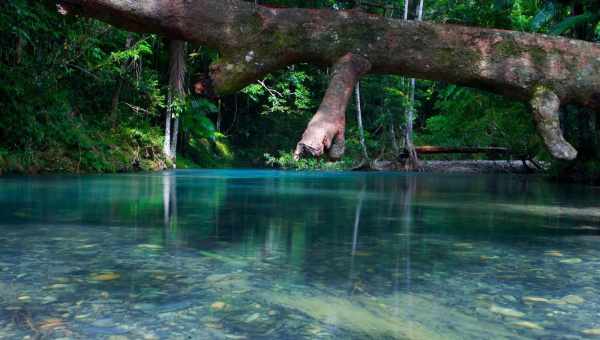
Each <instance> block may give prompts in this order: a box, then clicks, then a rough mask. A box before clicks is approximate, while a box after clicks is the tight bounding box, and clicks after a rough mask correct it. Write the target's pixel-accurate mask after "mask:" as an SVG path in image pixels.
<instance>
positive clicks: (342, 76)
mask: <svg viewBox="0 0 600 340" xmlns="http://www.w3.org/2000/svg"><path fill="white" fill-rule="evenodd" d="M370 67H371V65H370V63H369V62H368V61H367V60H366V59H364V58H362V57H359V56H356V55H353V54H351V53H348V54H346V55H345V56H343V57H342V58H340V60H338V61H337V62H336V63H335V65H334V67H333V75H332V76H331V82H330V83H329V88H328V89H327V92H326V93H325V98H323V101H322V102H321V106H320V107H319V110H318V111H317V113H316V114H315V115H314V117H313V118H312V119H311V121H310V122H309V123H308V127H307V128H306V130H305V131H304V134H303V135H302V139H301V140H300V142H299V143H298V145H297V146H296V151H295V152H294V157H295V158H296V159H298V158H300V157H302V156H303V155H312V156H315V157H319V156H321V155H323V154H324V153H325V152H326V151H327V152H328V156H329V158H330V159H332V160H337V159H339V158H340V157H342V155H343V154H344V150H345V137H344V136H345V135H344V134H345V128H346V107H347V106H348V101H349V99H350V97H351V96H352V90H353V89H354V87H355V85H356V84H357V82H358V79H359V77H360V76H361V75H363V74H365V73H366V72H368V71H369V69H370Z"/></svg>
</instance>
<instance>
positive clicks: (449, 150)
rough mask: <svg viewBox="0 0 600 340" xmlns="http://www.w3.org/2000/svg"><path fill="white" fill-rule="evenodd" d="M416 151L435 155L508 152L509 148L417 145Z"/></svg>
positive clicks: (420, 153)
mask: <svg viewBox="0 0 600 340" xmlns="http://www.w3.org/2000/svg"><path fill="white" fill-rule="evenodd" d="M415 151H416V152H417V153H418V154H419V155H435V154H457V153H464V154H473V153H496V154H498V153H507V152H508V149H507V148H496V147H476V148H474V147H444V146H417V147H415Z"/></svg>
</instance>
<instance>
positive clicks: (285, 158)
mask: <svg viewBox="0 0 600 340" xmlns="http://www.w3.org/2000/svg"><path fill="white" fill-rule="evenodd" d="M264 157H265V160H266V164H267V165H268V166H270V167H274V168H280V169H286V170H287V169H293V170H299V171H301V170H323V171H339V170H348V169H350V167H351V163H350V162H349V161H347V160H345V161H339V162H329V161H327V160H325V159H322V158H320V159H316V158H306V159H300V160H295V159H294V155H293V153H292V152H284V151H280V152H279V156H273V155H271V154H268V153H266V154H264Z"/></svg>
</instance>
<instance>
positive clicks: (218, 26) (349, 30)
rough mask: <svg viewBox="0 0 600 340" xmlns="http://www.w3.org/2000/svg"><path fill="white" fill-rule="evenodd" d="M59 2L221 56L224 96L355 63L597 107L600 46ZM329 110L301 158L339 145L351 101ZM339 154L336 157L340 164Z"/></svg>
mask: <svg viewBox="0 0 600 340" xmlns="http://www.w3.org/2000/svg"><path fill="white" fill-rule="evenodd" d="M58 4H59V6H60V10H61V12H63V13H69V12H70V13H74V14H82V15H85V16H89V17H95V18H98V19H101V20H104V21H106V22H109V23H112V24H114V25H117V26H119V27H122V28H125V29H129V30H133V31H139V32H151V33H160V34H164V35H166V36H168V37H169V38H170V39H173V40H187V41H192V42H195V43H199V44H203V45H206V46H209V47H212V48H216V49H217V50H218V51H219V52H220V55H221V58H220V59H219V60H218V61H217V62H216V63H215V64H213V65H212V66H211V77H212V79H213V81H214V84H215V86H216V90H217V91H219V92H220V93H228V92H234V91H237V90H239V89H241V88H243V87H244V86H246V85H248V84H249V83H251V82H253V81H255V80H257V79H261V78H262V77H264V76H265V75H266V74H268V73H270V72H273V71H275V70H278V69H281V68H284V67H286V66H288V65H292V64H296V63H302V62H308V63H313V64H317V65H323V66H332V65H337V64H338V63H339V61H340V59H341V58H343V57H344V56H347V55H351V56H353V59H356V60H361V64H365V65H367V64H368V65H369V67H368V69H366V70H365V71H364V72H370V73H378V74H399V75H404V76H408V77H414V78H420V79H430V80H443V81H446V82H449V83H454V84H458V85H465V86H472V87H476V88H481V89H484V90H489V91H492V92H494V93H498V94H501V95H505V96H508V97H511V98H515V99H518V100H525V101H531V102H532V103H546V102H545V99H547V98H550V97H552V98H555V99H556V100H558V103H559V104H560V105H564V104H569V103H571V104H577V105H580V106H585V107H588V108H591V109H594V110H596V109H598V108H600V57H599V56H600V46H599V45H596V44H593V43H589V42H585V41H580V40H573V39H566V38H559V37H550V36H545V35H539V34H528V33H522V32H513V31H505V30H496V29H484V28H477V27H465V26H456V25H443V24H435V23H428V22H418V21H408V20H395V19H390V18H385V17H382V16H376V15H372V14H368V13H364V12H362V11H360V10H349V11H333V10H327V9H297V8H269V7H266V6H260V5H258V6H256V5H255V4H254V3H248V2H244V1H238V0H226V1H225V0H195V1H185V0H145V1H122V0H85V1H84V0H61V1H58ZM355 71H356V70H355ZM364 72H362V73H364ZM362 73H361V72H357V73H356V74H354V75H353V76H349V77H348V78H346V79H342V80H339V81H337V80H336V78H335V77H334V78H332V86H330V89H329V90H328V92H329V91H330V90H331V91H338V88H345V89H352V88H353V86H354V83H355V82H356V81H357V77H359V76H360V75H362ZM336 81H337V83H336ZM332 87H333V88H332ZM342 92H344V91H342ZM550 93H551V94H552V95H551V94H550ZM542 94H543V96H544V97H543V98H542V97H539V96H541V95H542ZM349 98H350V96H343V100H346V101H347V100H349ZM546 104H548V103H546ZM551 104H552V105H549V106H548V105H546V106H544V107H539V106H538V107H537V108H535V107H534V111H536V117H538V118H539V119H537V124H538V129H539V130H540V132H541V133H542V135H544V134H545V135H546V137H550V138H544V141H545V142H546V144H547V146H548V148H549V149H550V151H551V152H552V155H553V156H555V157H557V158H560V159H568V160H570V159H573V158H575V157H576V155H577V153H576V152H575V150H574V149H573V148H572V146H571V145H569V144H568V143H567V142H566V141H565V139H564V138H563V136H562V132H561V130H560V126H558V127H557V126H556V124H555V123H556V120H555V118H556V116H557V114H556V112H548V111H547V110H546V109H547V108H554V106H556V105H555V104H556V102H553V103H551ZM323 105H325V106H326V108H327V107H329V108H330V111H329V113H328V115H329V116H330V118H331V117H337V118H336V119H337V122H336V124H338V126H336V127H335V128H332V126H331V125H330V124H324V123H325V121H322V123H323V124H316V125H315V124H312V122H313V121H314V120H315V119H318V117H319V116H321V117H323V113H319V112H318V113H317V114H316V116H315V118H313V121H311V123H310V124H309V126H308V128H307V130H306V131H305V133H304V136H311V135H312V136H315V138H316V137H318V136H320V137H323V138H321V139H320V140H319V139H318V138H316V139H314V140H313V141H311V143H312V142H314V143H318V144H320V145H316V144H303V143H304V141H305V139H304V137H303V139H302V140H301V142H300V143H299V144H298V148H297V154H306V152H305V151H308V154H311V155H315V156H319V155H322V154H324V153H332V152H331V150H330V148H332V147H337V146H339V145H338V144H337V143H334V142H333V141H332V137H338V138H339V137H340V136H341V135H340V133H341V132H342V131H343V126H342V125H343V122H344V120H343V119H341V117H342V116H343V115H344V112H343V110H345V109H346V106H347V103H342V101H341V100H338V101H337V102H334V101H332V99H331V98H330V97H329V96H327V95H326V96H325V99H324V101H323ZM323 105H322V106H323ZM540 108H541V109H544V112H540ZM540 117H541V118H540ZM315 129H317V130H319V129H320V131H317V130H315ZM324 137H327V138H324ZM553 143H558V144H557V145H555V144H553ZM305 146H308V148H306V147H305ZM298 151H300V152H298ZM338 151H339V150H334V152H333V155H334V156H339V155H337V153H338Z"/></svg>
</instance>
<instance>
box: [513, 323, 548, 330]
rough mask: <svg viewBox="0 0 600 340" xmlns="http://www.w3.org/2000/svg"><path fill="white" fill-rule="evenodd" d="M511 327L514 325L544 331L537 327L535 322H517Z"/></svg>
mask: <svg viewBox="0 0 600 340" xmlns="http://www.w3.org/2000/svg"><path fill="white" fill-rule="evenodd" d="M513 325H515V326H517V327H521V328H527V329H544V328H543V327H542V326H540V325H538V324H537V323H535V322H531V321H518V322H514V323H513Z"/></svg>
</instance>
